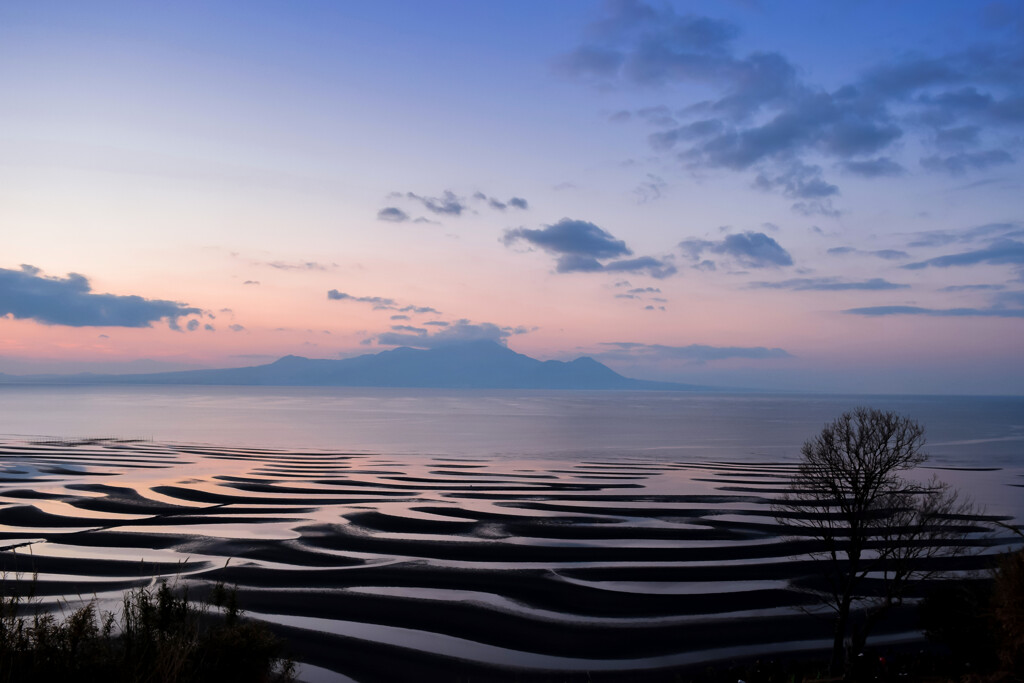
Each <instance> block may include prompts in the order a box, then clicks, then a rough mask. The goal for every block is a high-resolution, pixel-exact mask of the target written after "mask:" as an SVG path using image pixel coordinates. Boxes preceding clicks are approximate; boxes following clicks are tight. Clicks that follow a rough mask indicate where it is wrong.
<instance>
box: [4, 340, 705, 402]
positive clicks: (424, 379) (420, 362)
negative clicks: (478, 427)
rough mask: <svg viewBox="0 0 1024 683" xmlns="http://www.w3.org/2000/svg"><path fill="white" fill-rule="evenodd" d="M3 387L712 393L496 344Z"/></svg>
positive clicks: (9, 380)
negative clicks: (543, 357)
mask: <svg viewBox="0 0 1024 683" xmlns="http://www.w3.org/2000/svg"><path fill="white" fill-rule="evenodd" d="M0 383H3V384H165V385H166V384H180V385H189V384H193V385H227V386H309V387H405V388H432V389H570V390H571V389H587V390H619V391H622V390H646V391H652V390H653V391H707V390H708V389H710V387H702V386H695V385H690V384H677V383H674V382H654V381H648V380H641V379H631V378H629V377H623V376H622V375H620V374H619V373H617V372H615V371H614V370H612V369H611V368H609V367H608V366H606V365H603V364H601V363H599V362H597V361H596V360H594V359H593V358H588V357H583V358H577V359H576V360H573V361H568V362H564V361H556V360H549V361H541V360H537V359H536V358H530V357H529V356H525V355H523V354H521V353H516V352H515V351H513V350H512V349H510V348H508V347H506V346H503V345H501V344H499V343H497V342H493V341H474V342H466V343H462V344H451V345H446V346H441V347H437V348H433V349H425V350H424V349H412V348H408V347H401V348H397V349H392V350H389V351H382V352H380V353H371V354H366V355H363V356H357V357H355V358H347V359H342V360H329V359H316V358H303V357H301V356H285V357H283V358H280V359H278V360H276V361H274V362H273V363H268V364H266V365H255V366H251V367H244V368H225V369H220V370H184V371H178V372H157V373H146V374H123V375H113V374H111V375H101V374H91V373H82V374H77V375H4V374H0Z"/></svg>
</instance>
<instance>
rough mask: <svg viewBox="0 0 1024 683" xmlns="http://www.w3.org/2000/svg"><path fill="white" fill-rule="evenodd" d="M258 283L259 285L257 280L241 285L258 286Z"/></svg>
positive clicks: (247, 281)
mask: <svg viewBox="0 0 1024 683" xmlns="http://www.w3.org/2000/svg"><path fill="white" fill-rule="evenodd" d="M259 283H260V281H259V280H246V281H245V282H243V283H242V284H243V285H258V284H259Z"/></svg>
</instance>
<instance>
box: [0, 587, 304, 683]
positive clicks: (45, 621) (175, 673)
mask: <svg viewBox="0 0 1024 683" xmlns="http://www.w3.org/2000/svg"><path fill="white" fill-rule="evenodd" d="M29 606H30V605H29V603H28V602H27V601H26V600H25V598H22V597H18V596H6V597H3V598H2V599H0V681H4V682H8V681H11V682H15V681H55V680H60V679H63V680H66V681H75V682H76V683H77V682H83V683H89V682H92V681H95V682H97V683H99V682H101V681H102V682H103V683H119V682H122V681H123V682H125V683H128V682H133V683H172V682H173V681H196V682H202V681H211V682H212V681H217V682H237V683H243V682H244V683H250V682H256V681H258V682H261V683H263V682H268V683H269V682H275V683H277V682H281V683H284V682H286V681H294V680H295V673H294V668H295V667H294V663H293V662H292V661H291V660H290V659H286V658H282V657H281V653H282V644H281V643H280V641H279V640H278V639H277V638H276V637H275V636H274V635H273V634H272V633H271V632H270V630H269V629H268V628H267V626H266V625H265V624H262V623H260V622H255V621H251V620H247V619H244V618H243V617H242V615H241V612H240V611H239V609H238V606H237V603H236V601H235V593H234V591H233V590H228V589H225V588H224V586H223V585H218V586H216V587H215V589H214V591H213V593H212V595H211V598H210V601H209V602H208V603H197V602H195V601H190V600H189V598H188V594H187V591H181V592H176V591H174V590H172V589H171V587H170V586H168V585H167V583H166V582H161V583H160V584H159V585H158V586H156V587H154V588H138V589H135V590H132V591H129V592H128V593H126V594H125V595H124V598H123V605H122V608H121V611H120V614H118V615H115V614H114V613H111V612H105V613H101V612H100V611H99V609H98V608H97V606H96V602H95V601H92V602H90V603H88V604H86V605H84V606H83V607H80V608H78V609H77V610H75V611H74V612H73V613H71V614H70V615H68V616H66V617H64V618H63V619H58V618H57V617H55V616H54V615H53V614H46V613H36V614H33V615H30V616H29V615H25V614H23V612H24V611H25V610H26V609H27V608H28V607H29Z"/></svg>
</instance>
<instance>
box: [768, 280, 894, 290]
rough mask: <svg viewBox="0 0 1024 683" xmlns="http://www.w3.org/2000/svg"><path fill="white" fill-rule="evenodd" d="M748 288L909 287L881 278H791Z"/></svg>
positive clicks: (858, 288)
mask: <svg viewBox="0 0 1024 683" xmlns="http://www.w3.org/2000/svg"><path fill="white" fill-rule="evenodd" d="M748 287H751V288H753V289H788V290H792V291H796V292H808V291H813V292H842V291H849V290H868V291H880V290H887V289H907V288H909V287H910V285H904V284H898V283H895V282H889V281H888V280H883V279H882V278H877V277H876V278H871V279H870V280H861V281H855V282H850V281H844V280H840V279H839V278H834V277H815V278H807V277H804V278H793V279H790V280H781V281H778V282H751V283H750V284H749V285H748Z"/></svg>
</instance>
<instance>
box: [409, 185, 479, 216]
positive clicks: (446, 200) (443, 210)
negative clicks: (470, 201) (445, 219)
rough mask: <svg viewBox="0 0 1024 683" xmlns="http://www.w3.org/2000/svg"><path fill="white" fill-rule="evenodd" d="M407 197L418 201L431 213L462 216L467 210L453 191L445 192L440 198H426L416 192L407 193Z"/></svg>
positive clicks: (462, 201)
mask: <svg viewBox="0 0 1024 683" xmlns="http://www.w3.org/2000/svg"><path fill="white" fill-rule="evenodd" d="M405 196H406V197H407V198H408V199H414V200H416V201H418V202H419V203H420V204H422V205H423V207H424V208H425V209H426V210H427V211H430V212H431V213H436V214H440V215H445V216H461V215H462V212H463V211H465V210H466V204H465V203H464V200H463V199H462V198H461V197H459V196H457V195H456V194H455V193H454V192H452V191H451V190H445V191H444V192H443V193H441V196H440V197H424V196H422V195H418V194H415V193H414V192H406V193H405Z"/></svg>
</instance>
